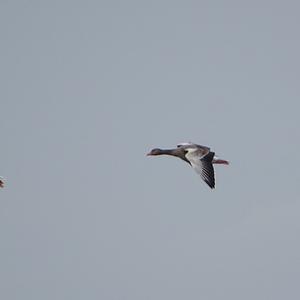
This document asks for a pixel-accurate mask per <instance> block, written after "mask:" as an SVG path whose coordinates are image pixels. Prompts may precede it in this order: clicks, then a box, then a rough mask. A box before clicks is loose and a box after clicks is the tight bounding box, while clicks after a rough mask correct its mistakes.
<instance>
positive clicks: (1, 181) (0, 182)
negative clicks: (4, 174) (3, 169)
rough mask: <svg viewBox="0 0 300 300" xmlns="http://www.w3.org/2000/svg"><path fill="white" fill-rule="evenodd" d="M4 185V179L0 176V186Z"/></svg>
mask: <svg viewBox="0 0 300 300" xmlns="http://www.w3.org/2000/svg"><path fill="white" fill-rule="evenodd" d="M3 187H4V181H3V180H2V178H0V188H3Z"/></svg>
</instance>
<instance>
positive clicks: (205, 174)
mask: <svg viewBox="0 0 300 300" xmlns="http://www.w3.org/2000/svg"><path fill="white" fill-rule="evenodd" d="M214 155H215V153H214V152H208V153H207V154H204V155H203V156H200V157H199V155H195V152H190V153H187V154H186V157H187V159H188V160H189V161H190V163H191V165H192V167H193V169H194V170H195V171H196V172H197V173H198V174H199V175H200V176H201V178H202V179H203V180H204V181H205V182H206V183H207V184H208V186H209V187H210V188H212V189H213V188H215V175H214V167H213V164H212V160H213V158H214Z"/></svg>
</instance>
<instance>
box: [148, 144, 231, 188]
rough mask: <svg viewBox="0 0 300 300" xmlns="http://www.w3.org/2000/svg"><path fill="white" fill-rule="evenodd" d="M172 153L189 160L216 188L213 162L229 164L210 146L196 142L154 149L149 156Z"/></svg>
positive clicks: (205, 180)
mask: <svg viewBox="0 0 300 300" xmlns="http://www.w3.org/2000/svg"><path fill="white" fill-rule="evenodd" d="M156 155H172V156H176V157H179V158H181V159H182V160H184V161H185V162H187V163H188V164H189V165H190V166H191V167H192V168H193V169H194V170H195V171H196V172H197V173H198V174H199V175H200V176H201V178H202V179H203V180H204V182H205V183H206V184H207V185H208V186H209V187H210V188H211V189H214V188H215V175H214V167H213V164H223V165H229V162H228V161H227V160H224V159H219V158H218V157H217V156H215V153H214V152H212V151H210V148H209V147H206V146H202V145H198V144H194V143H180V144H178V145H177V148H174V149H159V148H154V149H152V150H151V151H150V152H149V153H148V154H147V156H156Z"/></svg>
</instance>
